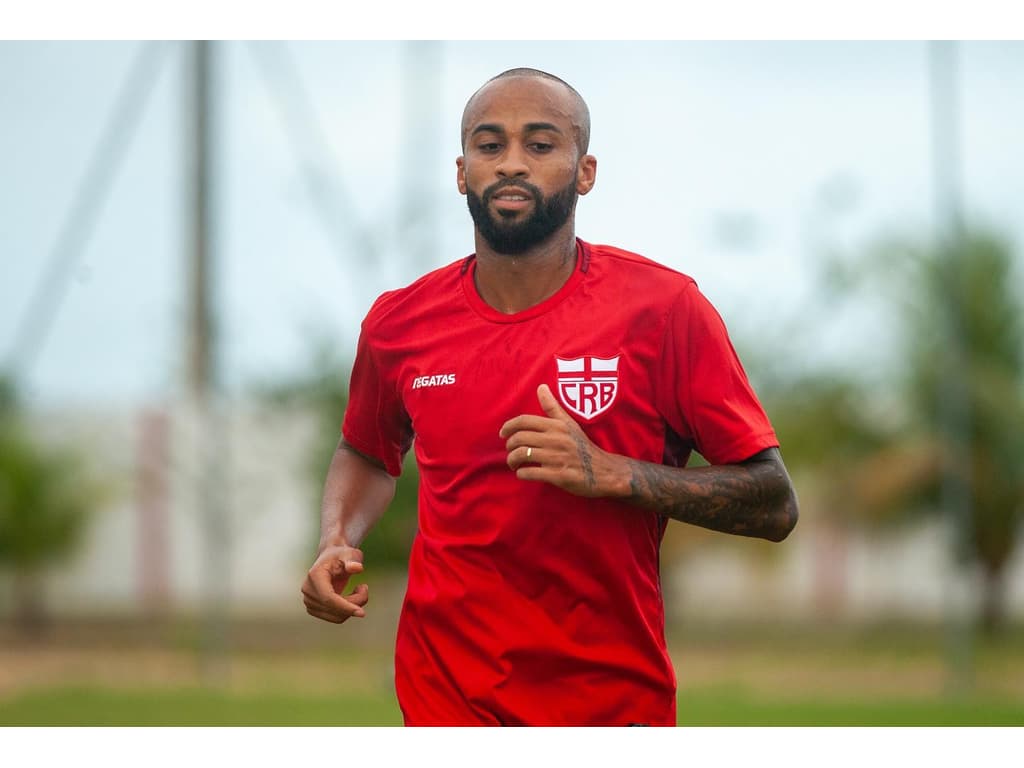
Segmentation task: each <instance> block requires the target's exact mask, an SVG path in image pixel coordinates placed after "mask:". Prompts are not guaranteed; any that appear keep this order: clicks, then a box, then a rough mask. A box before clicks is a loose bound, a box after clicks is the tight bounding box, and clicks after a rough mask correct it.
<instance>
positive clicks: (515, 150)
mask: <svg viewBox="0 0 1024 768" xmlns="http://www.w3.org/2000/svg"><path fill="white" fill-rule="evenodd" d="M495 172H496V173H497V174H498V175H499V176H504V177H507V178H514V177H520V176H527V175H528V174H529V173H530V168H529V166H528V165H527V164H526V154H525V153H524V152H523V150H522V148H521V147H517V146H515V145H510V146H509V147H508V148H507V149H506V150H505V153H504V155H503V156H502V158H501V162H500V163H498V166H497V168H495Z"/></svg>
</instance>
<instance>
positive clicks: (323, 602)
mask: <svg viewBox="0 0 1024 768" xmlns="http://www.w3.org/2000/svg"><path fill="white" fill-rule="evenodd" d="M394 495H395V478H394V477H392V476H391V475H390V474H388V472H387V471H386V470H385V469H384V465H383V464H382V463H381V462H379V461H377V460H376V459H374V458H372V457H370V456H367V455H365V454H363V453H360V452H359V451H357V450H356V449H355V448H353V447H352V446H351V445H349V444H348V443H347V442H345V440H344V438H342V440H341V441H340V442H339V443H338V447H337V449H336V450H335V451H334V456H333V458H332V459H331V466H330V469H328V471H327V481H326V483H325V484H324V496H323V503H322V505H321V511H320V546H319V549H318V551H317V557H316V561H315V562H314V563H313V566H312V567H311V568H310V569H309V572H308V573H307V574H306V579H305V581H304V582H303V584H302V598H303V602H304V603H305V605H306V612H307V613H308V614H309V615H310V616H314V617H316V618H318V619H323V620H324V621H329V622H331V623H333V624H341V623H342V622H343V621H345V620H346V619H348V618H349V617H351V616H356V617H359V618H361V617H363V616H365V615H366V612H365V611H364V610H363V606H365V605H366V603H367V601H368V600H369V588H368V587H367V586H366V585H365V584H361V585H359V586H358V587H356V589H354V590H353V591H352V592H351V593H349V594H348V595H343V594H342V593H343V590H344V588H345V585H346V583H347V582H348V579H349V576H351V575H352V574H353V573H360V572H361V571H362V570H363V553H362V552H361V551H360V550H359V548H358V547H359V545H360V544H361V543H362V541H363V539H364V538H365V537H366V534H367V533H368V532H369V531H370V529H371V528H372V527H373V526H374V524H376V522H377V521H378V520H379V519H380V518H381V516H382V515H383V514H384V510H386V509H387V507H388V504H390V503H391V499H392V498H394Z"/></svg>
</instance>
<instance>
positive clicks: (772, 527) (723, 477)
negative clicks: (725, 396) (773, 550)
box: [629, 454, 797, 541]
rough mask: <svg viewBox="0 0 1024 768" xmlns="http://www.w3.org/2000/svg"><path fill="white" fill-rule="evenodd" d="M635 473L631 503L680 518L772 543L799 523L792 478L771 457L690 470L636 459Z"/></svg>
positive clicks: (778, 461) (631, 490) (631, 465)
mask: <svg viewBox="0 0 1024 768" xmlns="http://www.w3.org/2000/svg"><path fill="white" fill-rule="evenodd" d="M762 455H763V454H759V456H758V457H756V458H760V457H761V456H762ZM630 472H631V477H630V496H629V499H630V501H632V502H633V503H635V504H637V505H639V506H642V507H646V508H647V509H653V510H655V511H656V512H660V513H661V514H663V515H666V516H668V517H671V518H672V519H674V520H680V521H682V522H684V523H691V524H693V525H699V526H701V527H703V528H710V529H712V530H715V531H722V532H724V533H734V534H737V535H740V536H756V537H758V538H764V539H771V540H772V541H781V540H782V539H784V538H785V537H786V536H787V534H789V532H790V531H791V530H792V528H793V526H794V525H796V519H797V506H796V498H795V496H794V495H793V491H792V486H791V485H790V481H789V477H788V476H787V474H786V471H785V468H784V467H783V465H782V463H781V460H777V459H775V460H773V458H772V457H771V456H769V458H767V459H765V460H751V461H748V462H745V463H743V464H730V465H723V466H712V467H698V468H693V469H685V470H680V469H677V468H675V467H665V466H662V465H660V464H649V463H647V462H643V461H636V460H631V461H630Z"/></svg>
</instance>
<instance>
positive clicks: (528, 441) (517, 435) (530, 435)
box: [505, 429, 545, 453]
mask: <svg viewBox="0 0 1024 768" xmlns="http://www.w3.org/2000/svg"><path fill="white" fill-rule="evenodd" d="M544 441H545V435H544V433H543V432H533V431H530V430H526V429H523V430H520V431H518V432H514V433H513V434H512V436H511V437H509V439H508V440H506V441H505V450H506V451H508V452H509V453H512V452H513V451H514V450H515V449H516V448H519V447H520V446H527V447H529V446H533V450H534V451H536V450H537V449H538V448H540V446H541V445H543V444H544Z"/></svg>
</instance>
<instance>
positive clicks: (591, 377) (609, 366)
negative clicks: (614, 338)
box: [555, 355, 620, 420]
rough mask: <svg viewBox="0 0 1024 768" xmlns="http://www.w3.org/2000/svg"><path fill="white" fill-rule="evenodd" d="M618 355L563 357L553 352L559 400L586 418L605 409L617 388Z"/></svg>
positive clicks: (610, 403) (608, 406) (590, 417)
mask: <svg viewBox="0 0 1024 768" xmlns="http://www.w3.org/2000/svg"><path fill="white" fill-rule="evenodd" d="M619 357H620V355H616V356H615V357H609V358H603V357H576V358H573V359H571V360H566V359H564V358H561V357H557V356H556V357H555V360H556V361H557V362H558V396H559V397H560V398H561V400H562V404H563V405H564V406H565V407H566V408H568V409H569V410H570V411H572V412H573V413H575V414H576V415H577V416H582V417H583V418H584V419H587V420H590V419H592V418H594V417H595V416H597V415H598V414H601V413H604V412H605V411H607V410H608V409H609V408H610V407H611V405H612V403H614V402H615V395H616V393H617V392H618V391H619Z"/></svg>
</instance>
